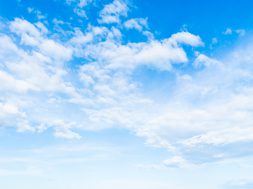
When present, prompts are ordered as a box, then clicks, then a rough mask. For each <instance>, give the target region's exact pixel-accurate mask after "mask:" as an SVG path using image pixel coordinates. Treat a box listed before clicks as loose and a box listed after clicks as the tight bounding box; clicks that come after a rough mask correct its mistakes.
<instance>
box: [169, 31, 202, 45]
mask: <svg viewBox="0 0 253 189" xmlns="http://www.w3.org/2000/svg"><path fill="white" fill-rule="evenodd" d="M170 40H172V41H175V42H176V43H179V44H186V45H191V46H193V47H197V46H203V45H204V43H203V42H202V40H201V38H200V37H199V36H197V35H193V34H191V33H189V32H179V33H176V34H173V35H172V36H171V39H170Z"/></svg>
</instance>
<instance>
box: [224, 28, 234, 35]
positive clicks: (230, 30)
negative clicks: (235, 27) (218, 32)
mask: <svg viewBox="0 0 253 189" xmlns="http://www.w3.org/2000/svg"><path fill="white" fill-rule="evenodd" d="M232 33H233V31H232V29H231V28H227V29H226V31H224V32H223V34H224V35H231V34H232Z"/></svg>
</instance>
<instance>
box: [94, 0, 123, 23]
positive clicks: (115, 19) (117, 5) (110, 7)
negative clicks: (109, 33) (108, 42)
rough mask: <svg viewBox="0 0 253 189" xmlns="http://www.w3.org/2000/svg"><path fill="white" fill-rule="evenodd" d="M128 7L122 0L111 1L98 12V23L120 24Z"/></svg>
mask: <svg viewBox="0 0 253 189" xmlns="http://www.w3.org/2000/svg"><path fill="white" fill-rule="evenodd" d="M127 12H128V6H127V4H126V3H125V2H124V1H122V0H113V2H112V3H111V4H107V5H105V7H104V8H103V10H101V12H100V14H99V15H100V19H99V20H98V21H99V22H100V23H105V24H112V23H120V18H121V17H122V16H127Z"/></svg>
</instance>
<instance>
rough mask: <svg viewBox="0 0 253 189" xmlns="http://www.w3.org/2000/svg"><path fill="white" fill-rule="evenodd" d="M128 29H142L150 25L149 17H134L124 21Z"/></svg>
mask: <svg viewBox="0 0 253 189" xmlns="http://www.w3.org/2000/svg"><path fill="white" fill-rule="evenodd" d="M124 26H125V27H126V28H127V29H136V30H138V31H142V30H143V29H146V28H147V27H148V23H147V19H144V18H132V19H129V20H127V21H126V22H125V23H124Z"/></svg>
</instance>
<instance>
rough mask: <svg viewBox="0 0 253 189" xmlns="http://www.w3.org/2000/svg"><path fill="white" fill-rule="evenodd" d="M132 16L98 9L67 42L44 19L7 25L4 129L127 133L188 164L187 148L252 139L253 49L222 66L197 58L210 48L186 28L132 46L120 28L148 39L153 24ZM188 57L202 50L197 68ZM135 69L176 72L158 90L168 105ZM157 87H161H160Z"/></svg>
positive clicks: (121, 8)
mask: <svg viewBox="0 0 253 189" xmlns="http://www.w3.org/2000/svg"><path fill="white" fill-rule="evenodd" d="M88 2H90V1H80V3H79V4H78V6H79V7H81V8H82V7H84V6H86V5H87V3H88ZM69 3H72V1H71V2H69ZM128 10H129V7H128V6H127V3H126V2H124V1H119V0H114V1H113V2H112V3H111V4H108V5H105V6H104V8H103V9H102V10H101V12H100V13H99V18H98V22H99V23H100V24H99V25H96V26H94V25H92V24H88V27H87V28H86V29H85V30H82V29H81V28H72V29H71V30H70V31H65V32H66V33H68V39H67V40H61V38H59V37H57V36H60V35H61V34H62V33H60V32H58V33H57V31H59V30H54V29H52V28H55V27H52V28H47V27H46V26H45V24H43V23H41V22H37V23H31V22H29V21H27V20H25V19H21V18H15V19H14V20H12V21H9V22H6V23H4V25H6V27H7V30H1V33H0V44H1V48H0V82H1V86H0V91H1V94H2V95H1V97H0V109H1V113H0V118H1V121H0V125H1V127H15V128H16V129H17V130H18V131H31V132H44V131H46V130H47V129H49V128H51V129H53V130H54V135H55V136H56V137H61V138H67V139H74V138H76V139H79V138H80V137H81V135H80V134H78V130H101V129H106V128H113V127H120V128H125V129H129V130H131V131H132V132H134V133H136V135H137V136H140V137H143V138H144V139H145V141H146V142H147V143H149V144H151V145H153V146H157V147H164V148H166V149H168V150H170V151H171V152H172V153H173V154H174V155H175V157H176V158H174V159H173V158H172V159H170V160H167V161H166V162H165V164H167V165H168V166H170V165H172V164H173V166H174V164H176V163H178V164H181V165H182V166H185V164H186V162H187V160H185V159H184V158H183V157H181V155H182V156H184V151H185V149H191V148H197V147H198V146H201V145H210V146H212V147H213V148H214V149H216V148H218V147H216V146H220V145H226V144H233V143H237V142H248V141H252V140H253V135H252V134H250V133H252V132H251V131H252V126H251V124H252V123H253V120H252V117H253V116H252V95H253V93H252V91H253V90H252V89H253V88H252V86H251V84H252V72H253V70H252V68H251V67H252V65H251V63H252V60H253V56H252V55H251V50H252V46H251V45H249V46H248V47H247V48H246V49H245V48H241V47H238V48H237V49H236V50H235V51H233V52H231V53H228V54H227V55H226V56H224V58H223V59H221V60H216V59H213V58H210V57H208V56H206V55H204V54H200V53H196V52H195V48H198V47H203V46H204V43H203V41H202V40H201V38H200V37H199V36H198V35H194V34H191V33H189V32H178V33H175V34H173V35H171V36H170V37H168V38H165V39H156V38H155V37H153V38H147V40H146V41H142V42H127V43H126V42H125V41H124V40H123V39H122V38H123V36H124V32H123V28H127V29H135V30H136V31H137V32H140V33H141V34H143V35H145V32H149V33H151V34H152V32H150V31H149V28H148V23H147V19H144V18H138V19H137V18H127V21H125V22H122V21H121V18H122V17H127V16H128ZM115 23H116V24H117V25H113V24H115ZM61 24H64V23H61ZM50 30H51V31H50ZM52 32H56V33H57V35H55V34H54V35H52V34H51V33H52ZM125 37H127V36H125ZM185 47H191V48H190V50H189V48H188V50H185ZM189 51H191V53H194V52H195V54H196V57H195V60H194V61H192V62H191V61H189V58H188V56H187V54H188V52H189ZM73 65H74V66H73ZM179 65H181V66H182V67H183V68H181V67H180V66H179ZM185 65H187V66H188V67H187V68H189V69H184V66H185ZM138 70H143V74H144V75H145V76H146V77H149V78H152V74H151V75H149V74H150V71H151V72H152V71H154V72H160V73H165V74H167V75H170V79H164V81H163V82H167V83H170V87H168V88H166V89H165V90H163V91H160V92H162V93H165V94H166V95H165V96H166V100H161V99H159V97H156V96H152V95H150V94H151V93H150V92H149V91H147V90H145V89H146V86H147V85H148V83H145V82H142V81H141V80H140V78H138V77H137V76H136V75H135V74H136V72H137V71H138ZM153 82H154V83H156V84H157V85H156V87H153V88H152V90H154V91H156V90H158V89H159V88H160V83H159V81H156V80H155V79H154V81H153ZM144 91H147V92H144ZM186 151H187V150H186ZM218 152H219V151H217V153H218ZM187 163H188V162H187Z"/></svg>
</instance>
